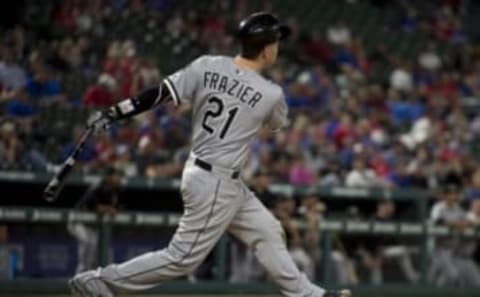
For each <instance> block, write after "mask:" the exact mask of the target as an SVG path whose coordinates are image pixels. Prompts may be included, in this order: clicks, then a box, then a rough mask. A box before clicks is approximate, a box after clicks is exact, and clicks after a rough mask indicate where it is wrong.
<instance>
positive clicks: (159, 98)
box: [106, 84, 171, 121]
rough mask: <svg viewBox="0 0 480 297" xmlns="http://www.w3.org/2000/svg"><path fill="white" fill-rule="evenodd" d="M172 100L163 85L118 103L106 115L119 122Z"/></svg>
mask: <svg viewBox="0 0 480 297" xmlns="http://www.w3.org/2000/svg"><path fill="white" fill-rule="evenodd" d="M170 99H171V95H170V93H169V92H168V89H167V88H166V87H164V86H163V84H162V85H161V86H160V87H153V88H149V89H146V90H144V91H142V92H140V93H139V94H138V95H136V96H133V97H131V98H127V99H124V100H122V101H120V102H118V103H117V104H115V105H113V106H111V107H110V108H109V109H108V110H107V111H106V113H107V116H108V117H109V118H110V119H111V120H112V121H117V120H121V119H125V118H130V117H133V116H136V115H138V114H140V113H142V112H145V111H147V110H149V109H151V108H153V107H155V106H157V105H159V104H160V103H162V102H165V101H168V100H170Z"/></svg>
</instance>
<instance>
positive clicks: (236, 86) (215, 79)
mask: <svg viewBox="0 0 480 297" xmlns="http://www.w3.org/2000/svg"><path fill="white" fill-rule="evenodd" d="M203 87H204V88H209V89H213V90H217V91H219V92H223V93H226V94H228V95H230V96H232V97H234V98H236V99H238V100H240V101H241V102H243V103H245V104H247V105H248V106H249V107H250V108H253V107H255V104H257V103H258V102H259V101H260V100H261V99H262V97H263V95H262V93H260V92H258V91H256V90H255V89H254V88H252V87H251V86H249V85H247V84H244V83H242V82H240V81H239V80H237V79H235V78H231V77H228V76H226V75H220V74H218V73H217V72H210V71H205V72H204V74H203Z"/></svg>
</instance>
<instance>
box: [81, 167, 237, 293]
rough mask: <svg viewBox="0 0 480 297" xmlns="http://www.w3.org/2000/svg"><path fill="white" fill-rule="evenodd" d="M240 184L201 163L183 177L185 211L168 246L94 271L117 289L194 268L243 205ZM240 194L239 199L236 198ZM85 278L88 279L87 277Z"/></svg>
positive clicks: (138, 287)
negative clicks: (202, 167) (239, 190)
mask: <svg viewBox="0 0 480 297" xmlns="http://www.w3.org/2000/svg"><path fill="white" fill-rule="evenodd" d="M237 191H238V186H237V187H235V184H233V183H232V182H230V181H228V180H221V179H219V178H218V177H216V176H214V175H212V174H210V173H209V172H205V171H203V170H202V169H198V168H197V167H192V168H189V169H187V170H186V173H184V176H183V180H182V195H183V200H184V209H185V211H184V214H183V216H182V218H181V219H180V222H179V226H178V229H177V231H176V233H175V234H174V236H173V238H172V240H171V241H170V244H169V245H168V247H167V248H165V249H163V250H160V251H155V252H150V253H147V254H144V255H141V256H139V257H136V258H134V259H132V260H130V261H127V262H125V263H122V264H118V265H117V264H112V265H109V266H107V267H105V268H100V269H98V270H97V271H95V272H92V271H90V272H89V273H90V275H91V276H90V277H91V279H100V280H102V281H103V282H105V283H106V284H108V286H109V287H111V288H113V289H114V290H115V291H117V290H119V291H123V290H126V291H134V290H144V289H148V288H151V287H154V286H156V285H158V284H159V283H160V282H162V281H167V280H171V279H173V278H176V277H179V276H183V275H186V274H188V273H190V272H191V271H193V270H194V269H195V268H196V267H197V266H198V265H199V264H200V263H201V262H202V261H203V260H204V259H205V257H206V256H207V255H208V253H209V252H210V251H211V250H212V248H213V247H214V246H215V244H216V242H217V241H218V239H219V238H220V236H221V235H222V234H223V233H224V231H225V229H226V228H227V226H228V224H229V222H230V221H231V220H232V218H233V216H234V215H235V212H236V208H238V207H239V206H240V203H239V202H238V201H239V200H240V199H238V198H240V197H236V196H238V195H237ZM235 198H237V199H235ZM84 282H85V281H84Z"/></svg>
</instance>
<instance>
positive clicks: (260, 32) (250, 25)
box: [237, 12, 290, 42]
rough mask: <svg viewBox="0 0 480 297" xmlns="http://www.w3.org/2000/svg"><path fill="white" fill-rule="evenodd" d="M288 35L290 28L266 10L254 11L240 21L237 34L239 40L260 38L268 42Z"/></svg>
mask: <svg viewBox="0 0 480 297" xmlns="http://www.w3.org/2000/svg"><path fill="white" fill-rule="evenodd" d="M288 35H290V28H289V27H288V26H286V25H285V24H282V23H280V21H279V20H278V19H277V18H276V17H275V16H273V15H272V14H270V13H268V12H256V13H253V14H251V15H249V16H248V17H246V18H245V19H243V20H242V21H241V22H240V25H239V26H238V31H237V36H238V38H239V39H240V40H246V39H261V40H266V41H270V42H274V41H277V40H283V39H285V38H287V37H288Z"/></svg>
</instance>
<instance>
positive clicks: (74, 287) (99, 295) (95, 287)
mask: <svg viewBox="0 0 480 297" xmlns="http://www.w3.org/2000/svg"><path fill="white" fill-rule="evenodd" d="M68 286H69V287H70V291H71V292H72V294H73V296H75V297H115V295H114V294H113V292H112V291H111V290H110V288H108V286H107V285H106V284H105V282H103V281H102V280H101V279H100V276H99V275H98V273H97V272H96V271H93V270H90V271H86V272H83V273H79V274H77V275H75V276H74V277H73V278H72V279H71V280H69V281H68Z"/></svg>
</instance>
